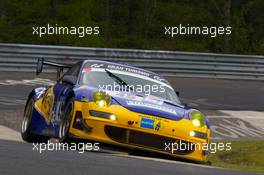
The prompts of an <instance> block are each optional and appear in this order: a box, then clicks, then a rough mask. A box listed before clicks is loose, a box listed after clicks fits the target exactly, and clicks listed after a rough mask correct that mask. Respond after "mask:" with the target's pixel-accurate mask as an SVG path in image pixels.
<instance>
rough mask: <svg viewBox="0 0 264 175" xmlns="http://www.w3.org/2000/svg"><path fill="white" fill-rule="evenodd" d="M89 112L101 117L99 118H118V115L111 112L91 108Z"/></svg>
mask: <svg viewBox="0 0 264 175" xmlns="http://www.w3.org/2000/svg"><path fill="white" fill-rule="evenodd" d="M89 114H90V115H91V116H93V117H99V118H104V119H109V120H116V116H115V115H114V114H110V113H107V112H101V111H94V110H89Z"/></svg>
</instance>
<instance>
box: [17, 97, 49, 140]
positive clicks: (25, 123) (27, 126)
mask: <svg viewBox="0 0 264 175" xmlns="http://www.w3.org/2000/svg"><path fill="white" fill-rule="evenodd" d="M33 106H34V96H32V97H30V98H29V100H28V102H27V104H26V107H25V111H24V116H23V120H22V126H21V136H22V139H23V140H25V141H26V142H30V143H46V142H47V141H48V140H49V138H48V137H46V136H40V135H36V134H32V115H33Z"/></svg>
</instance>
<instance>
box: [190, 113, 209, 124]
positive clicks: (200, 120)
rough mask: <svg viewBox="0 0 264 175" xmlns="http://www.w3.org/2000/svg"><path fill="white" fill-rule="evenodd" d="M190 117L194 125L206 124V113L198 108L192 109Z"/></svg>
mask: <svg viewBox="0 0 264 175" xmlns="http://www.w3.org/2000/svg"><path fill="white" fill-rule="evenodd" d="M189 118H190V120H191V121H192V124H193V125H194V126H197V127H203V126H204V125H205V124H206V118H205V116H204V114H203V113H202V112H200V111H198V110H193V111H191V112H190V113H189Z"/></svg>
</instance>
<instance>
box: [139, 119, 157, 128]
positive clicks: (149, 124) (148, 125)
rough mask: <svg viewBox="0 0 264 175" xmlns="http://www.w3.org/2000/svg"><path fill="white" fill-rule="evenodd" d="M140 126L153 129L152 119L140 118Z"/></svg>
mask: <svg viewBox="0 0 264 175" xmlns="http://www.w3.org/2000/svg"><path fill="white" fill-rule="evenodd" d="M140 127H141V128H148V129H154V120H152V119H149V118H141V123H140Z"/></svg>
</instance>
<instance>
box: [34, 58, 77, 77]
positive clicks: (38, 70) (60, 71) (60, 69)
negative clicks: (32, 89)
mask: <svg viewBox="0 0 264 175" xmlns="http://www.w3.org/2000/svg"><path fill="white" fill-rule="evenodd" d="M43 65H48V66H52V67H56V68H57V80H59V79H60V77H61V76H62V74H63V69H65V68H71V67H72V66H70V65H66V64H59V63H56V62H52V61H46V60H45V59H44V58H39V59H38V62H37V68H36V75H39V74H40V73H41V72H42V70H43Z"/></svg>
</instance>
